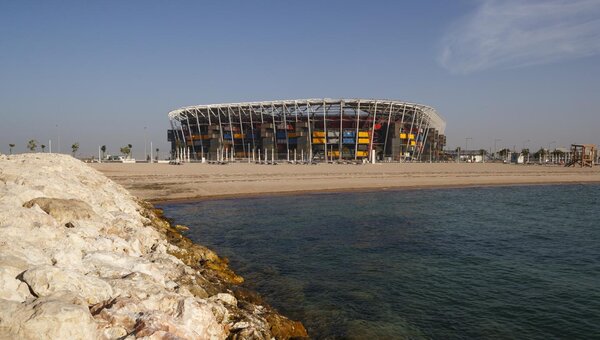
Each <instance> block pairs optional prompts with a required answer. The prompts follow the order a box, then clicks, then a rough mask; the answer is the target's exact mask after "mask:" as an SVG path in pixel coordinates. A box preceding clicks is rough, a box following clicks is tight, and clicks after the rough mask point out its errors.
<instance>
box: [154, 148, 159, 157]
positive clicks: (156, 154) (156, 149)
mask: <svg viewBox="0 0 600 340" xmlns="http://www.w3.org/2000/svg"><path fill="white" fill-rule="evenodd" d="M158 151H159V150H158V148H156V156H154V158H155V159H156V160H158Z"/></svg>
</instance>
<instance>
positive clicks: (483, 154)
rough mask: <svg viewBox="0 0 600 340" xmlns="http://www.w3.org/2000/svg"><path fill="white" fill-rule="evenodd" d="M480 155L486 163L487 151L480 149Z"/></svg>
mask: <svg viewBox="0 0 600 340" xmlns="http://www.w3.org/2000/svg"><path fill="white" fill-rule="evenodd" d="M479 154H480V155H481V161H482V162H483V163H485V155H487V151H486V150H485V149H479Z"/></svg>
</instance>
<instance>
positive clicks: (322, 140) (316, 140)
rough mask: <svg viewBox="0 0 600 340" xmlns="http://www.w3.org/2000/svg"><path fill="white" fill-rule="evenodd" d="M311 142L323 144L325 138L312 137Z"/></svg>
mask: <svg viewBox="0 0 600 340" xmlns="http://www.w3.org/2000/svg"><path fill="white" fill-rule="evenodd" d="M313 144H325V138H313Z"/></svg>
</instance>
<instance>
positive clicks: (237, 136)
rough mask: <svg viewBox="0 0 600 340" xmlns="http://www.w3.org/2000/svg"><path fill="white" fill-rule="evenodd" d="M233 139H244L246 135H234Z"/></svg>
mask: <svg viewBox="0 0 600 340" xmlns="http://www.w3.org/2000/svg"><path fill="white" fill-rule="evenodd" d="M233 138H235V139H242V138H244V135H243V134H241V133H234V134H233Z"/></svg>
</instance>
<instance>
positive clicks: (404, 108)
mask: <svg viewBox="0 0 600 340" xmlns="http://www.w3.org/2000/svg"><path fill="white" fill-rule="evenodd" d="M405 113H406V104H404V105H403V106H402V118H400V127H401V128H402V131H404V114H405ZM402 131H398V134H402ZM398 138H400V136H398ZM392 152H394V151H393V150H392ZM400 154H402V139H401V138H400ZM401 156H402V155H400V157H399V158H398V159H399V160H400V161H402V160H403V158H402V157H401Z"/></svg>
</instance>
